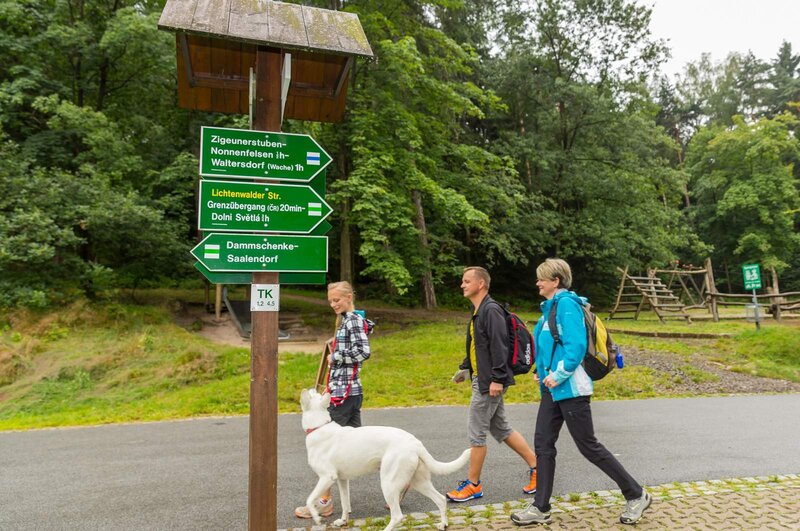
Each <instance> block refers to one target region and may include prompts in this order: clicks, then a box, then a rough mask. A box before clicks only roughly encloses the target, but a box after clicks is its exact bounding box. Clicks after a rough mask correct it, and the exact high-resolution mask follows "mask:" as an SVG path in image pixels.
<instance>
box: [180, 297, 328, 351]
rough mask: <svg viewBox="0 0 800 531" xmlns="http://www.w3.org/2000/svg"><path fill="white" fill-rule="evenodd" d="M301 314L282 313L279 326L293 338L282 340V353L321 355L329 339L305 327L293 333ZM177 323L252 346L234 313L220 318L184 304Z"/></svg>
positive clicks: (210, 336) (230, 342) (200, 307)
mask: <svg viewBox="0 0 800 531" xmlns="http://www.w3.org/2000/svg"><path fill="white" fill-rule="evenodd" d="M298 317H299V316H297V315H294V314H291V313H287V312H281V316H280V321H281V324H280V325H279V326H280V327H281V329H282V330H287V329H288V331H289V333H290V337H289V339H281V340H280V341H278V353H282V352H305V353H309V354H319V353H320V352H322V349H323V348H324V346H325V340H326V339H327V338H325V337H323V336H320V335H317V334H313V333H310V332H308V331H307V330H303V331H300V332H297V331H295V332H293V331H292V328H293V324H294V323H296V322H297V319H298ZM175 319H176V322H177V323H178V324H179V325H180V326H182V327H184V328H186V329H188V330H193V331H195V332H196V333H197V334H199V335H200V336H202V337H204V338H206V339H208V340H209V341H213V342H214V343H220V344H223V345H231V346H234V347H245V348H249V346H250V339H249V338H244V337H242V336H241V335H240V334H239V329H238V328H237V326H236V324H235V323H234V322H233V320H232V319H231V316H230V314H229V313H228V312H227V311H225V312H223V313H222V314H221V316H220V319H219V320H217V318H216V315H215V314H214V313H209V312H208V311H207V310H206V308H205V307H204V306H203V305H200V304H191V305H186V306H184V307H183V308H182V309H181V311H180V312H179V313H178V314H177V315H176V317H175Z"/></svg>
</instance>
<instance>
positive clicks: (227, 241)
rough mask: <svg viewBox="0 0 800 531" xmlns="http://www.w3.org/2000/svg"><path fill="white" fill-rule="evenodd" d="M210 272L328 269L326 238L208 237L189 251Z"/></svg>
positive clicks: (314, 270) (228, 235) (230, 235)
mask: <svg viewBox="0 0 800 531" xmlns="http://www.w3.org/2000/svg"><path fill="white" fill-rule="evenodd" d="M191 253H192V255H194V257H195V258H197V260H198V261H199V262H200V263H201V264H203V265H204V266H205V267H206V268H207V269H208V270H209V271H231V272H233V271H293V272H308V273H324V272H326V271H327V270H328V237H327V236H286V235H283V234H270V235H258V234H230V233H228V234H217V233H213V234H209V235H208V236H206V237H205V238H204V239H203V241H201V242H200V243H199V244H197V246H196V247H195V248H194V249H192V251H191Z"/></svg>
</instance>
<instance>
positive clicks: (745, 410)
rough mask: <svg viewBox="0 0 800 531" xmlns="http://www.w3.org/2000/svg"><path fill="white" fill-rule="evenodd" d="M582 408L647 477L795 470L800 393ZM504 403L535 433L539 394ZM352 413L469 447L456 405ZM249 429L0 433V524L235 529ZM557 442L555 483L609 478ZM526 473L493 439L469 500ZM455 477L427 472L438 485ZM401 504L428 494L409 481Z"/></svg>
mask: <svg viewBox="0 0 800 531" xmlns="http://www.w3.org/2000/svg"><path fill="white" fill-rule="evenodd" d="M592 407H593V411H594V419H595V425H596V431H597V434H598V437H599V439H600V440H601V441H602V442H603V443H604V444H605V445H606V446H607V447H608V448H609V449H610V450H611V451H612V452H614V453H615V454H616V455H618V457H619V459H620V460H621V462H622V463H623V464H624V465H625V466H626V467H627V468H628V470H629V471H630V472H631V473H632V474H633V475H634V476H635V477H636V478H637V479H639V481H641V482H643V483H645V484H659V483H665V482H670V481H694V480H702V479H718V478H726V477H742V476H754V475H769V474H782V473H798V472H800V451H798V441H800V394H793V395H761V396H734V397H715V398H688V399H659V400H631V401H616V402H597V403H595V404H593V406H592ZM508 410H509V413H510V417H511V421H512V424H513V425H514V426H515V428H516V429H517V430H519V431H520V432H521V433H522V434H523V435H524V436H525V437H526V438H527V439H528V440H529V441H532V438H533V422H534V418H535V415H536V405H512V406H508ZM363 417H364V423H365V424H382V425H391V426H396V427H400V428H404V429H406V430H408V431H411V432H412V433H414V434H415V435H417V437H419V439H420V440H422V442H423V443H425V445H426V446H427V447H428V449H429V450H430V451H431V453H432V454H433V455H434V457H436V458H437V459H439V460H450V459H454V458H455V457H456V456H457V455H458V454H459V453H460V452H461V450H462V449H464V448H466V444H467V443H466V433H465V432H466V408H463V407H429V408H399V409H385V410H365V411H364V414H363ZM247 429H248V421H247V418H246V417H227V418H206V419H197V420H187V421H178V422H158V423H147V424H127V425H113V426H99V427H89V428H70V429H56V430H37V431H28V432H5V433H0V530H6V529H8V530H11V529H13V530H33V529H36V530H42V529H70V530H88V529H98V530H99V529H102V530H109V529H110V530H140V529H141V530H145V529H146V530H158V529H170V530H171V529H179V530H198V529H214V530H227V529H245V528H246V527H247V455H248V454H247ZM278 436H279V442H278V452H279V454H278V461H279V471H278V473H279V479H278V490H279V492H278V504H279V508H278V523H279V526H280V527H292V526H293V525H294V524H295V522H297V520H295V519H294V517H293V516H292V509H293V507H294V506H295V505H297V504H298V503H300V502H301V501H302V500H304V499H305V497H306V496H307V495H308V492H309V491H310V490H311V488H312V486H313V485H314V483H315V481H316V476H314V474H313V473H312V472H311V470H310V469H309V467H308V465H307V462H306V451H305V435H304V433H303V431H302V430H301V428H300V416H299V415H281V417H280V419H279V435H278ZM558 450H559V452H560V454H559V458H558V459H559V462H558V471H557V477H556V489H555V494H564V493H569V492H579V491H587V490H598V489H612V488H615V485H614V484H613V483H612V482H611V481H610V480H608V478H606V477H605V476H604V475H603V474H602V473H601V472H600V471H598V470H596V469H594V468H593V467H592V465H590V464H589V463H588V462H587V461H585V460H584V459H583V458H582V457H581V456H580V455H579V454H578V452H577V450H576V449H575V445H574V443H573V442H572V440H571V439H570V437H569V434H568V432H567V430H566V428H564V430H563V431H562V437H561V440H560V441H559V443H558ZM525 474H526V468H525V467H524V465H523V463H522V461H521V460H520V459H519V458H518V457H517V456H516V454H514V453H513V452H511V451H510V450H509V449H508V448H507V447H505V446H502V447H499V446H497V445H496V444H494V443H492V444H491V446H490V448H489V455H488V458H487V461H486V465H485V468H484V477H483V481H484V485H485V486H484V489H485V491H484V492H485V496H484V498H483V499H482V500H480V501H479V502H473V503H497V502H503V501H507V500H515V499H519V498H521V497H522V493H521V491H520V488H521V487H522V485H523V484H524V483H525V479H526V478H525ZM465 476H466V471H462V472H459V473H456V474H454V475H451V476H447V477H438V478H434V484H435V485H436V486H437V487H438V488H440V489H441V490H442V491H445V490H449V489H451V488H453V487H454V486H455V484H456V482H457V480H459V479H462V478H463V477H465ZM334 491H335V489H334ZM351 493H352V494H351V498H352V500H353V507H354V512H353V513H352V517H353V518H365V517H369V516H383V515H385V514H386V511H385V510H384V509H383V503H384V502H383V498H382V495H381V493H380V487H379V481H378V477H377V474H375V475H370V476H366V477H363V478H361V479H359V480H356V481H354V482H352V483H351ZM338 507H339V505H338V501H337V508H338ZM403 509H404V511H405V512H415V511H421V512H428V511H432V510H434V506H433V504H432V503H431V502H430V501H429V500H428V499H427V498H424V497H422V496H421V495H419V494H418V493H416V492H412V493H410V494H409V495H408V497H407V498H406V500H405V501H404V503H403Z"/></svg>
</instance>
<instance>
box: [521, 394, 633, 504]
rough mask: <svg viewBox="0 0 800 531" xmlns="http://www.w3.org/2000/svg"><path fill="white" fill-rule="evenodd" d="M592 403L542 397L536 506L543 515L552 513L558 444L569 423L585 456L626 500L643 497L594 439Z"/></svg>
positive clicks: (587, 399)
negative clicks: (561, 432)
mask: <svg viewBox="0 0 800 531" xmlns="http://www.w3.org/2000/svg"><path fill="white" fill-rule="evenodd" d="M589 402H590V397H588V396H579V397H576V398H569V399H567V400H559V401H558V402H553V397H552V396H551V395H550V393H549V392H544V393H543V394H542V402H541V403H540V404H539V414H538V415H537V416H536V435H535V436H534V440H533V445H534V447H535V451H536V471H537V474H536V496H535V497H534V499H533V505H534V506H535V507H536V508H537V509H539V510H540V511H544V512H547V511H549V510H550V496H551V495H552V494H553V479H554V478H555V475H556V441H557V440H558V433H559V432H560V431H561V426H562V425H563V424H564V422H565V421H566V423H567V429H568V430H569V434H570V435H572V439H573V440H574V441H575V444H576V445H577V446H578V450H580V452H581V454H583V456H584V457H585V458H586V459H588V460H589V461H591V462H592V463H594V465H595V466H597V467H598V468H599V469H600V470H602V471H603V472H605V473H606V475H608V477H610V478H611V479H613V480H614V482H615V483H616V484H617V485H618V486H619V488H620V490H621V491H622V495H623V496H625V499H626V500H634V499H636V498H639V497H641V495H642V486H641V485H639V483H637V482H636V480H635V479H633V477H631V475H630V474H628V472H627V471H626V470H625V469H624V468H623V467H622V465H621V464H620V463H619V461H617V459H616V458H615V457H614V456H613V455H612V454H611V452H609V451H608V450H606V447H605V446H603V445H602V444H600V441H598V440H597V438H596V437H595V436H594V425H593V424H592V410H591V407H590V406H589Z"/></svg>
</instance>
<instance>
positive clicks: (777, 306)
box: [769, 267, 783, 321]
mask: <svg viewBox="0 0 800 531" xmlns="http://www.w3.org/2000/svg"><path fill="white" fill-rule="evenodd" d="M769 272H770V273H771V274H772V294H773V295H778V294H779V293H780V292H781V288H780V286H779V285H778V272H777V271H775V268H774V267H770V268H769ZM769 302H770V307H771V308H772V317H774V318H775V320H776V321H780V320H781V303H782V302H783V298H782V297H775V298H772V299H770V301H769Z"/></svg>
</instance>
